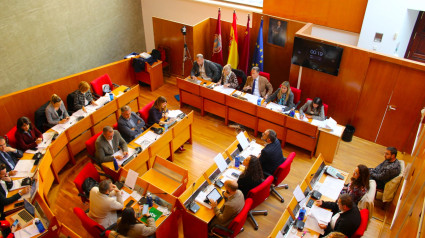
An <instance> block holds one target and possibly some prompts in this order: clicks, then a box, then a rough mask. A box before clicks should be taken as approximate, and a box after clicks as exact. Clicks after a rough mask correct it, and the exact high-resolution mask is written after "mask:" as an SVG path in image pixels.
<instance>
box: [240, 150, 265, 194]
mask: <svg viewBox="0 0 425 238" xmlns="http://www.w3.org/2000/svg"><path fill="white" fill-rule="evenodd" d="M243 165H244V166H245V170H244V172H243V173H242V174H241V175H240V176H239V179H238V188H239V190H241V192H242V193H243V195H244V197H245V199H246V198H247V196H248V192H249V190H251V189H253V188H255V187H257V186H258V185H260V184H261V183H262V182H263V180H264V176H263V169H262V168H261V163H260V160H259V159H258V158H257V157H256V156H255V155H250V156H248V157H247V158H246V159H244V161H243Z"/></svg>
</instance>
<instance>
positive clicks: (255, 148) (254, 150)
mask: <svg viewBox="0 0 425 238" xmlns="http://www.w3.org/2000/svg"><path fill="white" fill-rule="evenodd" d="M262 149H263V146H261V145H260V144H257V143H256V142H255V141H251V142H250V144H249V146H248V148H246V149H244V150H243V151H242V152H241V153H240V156H242V157H244V158H247V157H248V156H250V155H255V156H257V157H259V156H260V153H261V150H262Z"/></svg>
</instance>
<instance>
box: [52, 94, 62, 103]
mask: <svg viewBox="0 0 425 238" xmlns="http://www.w3.org/2000/svg"><path fill="white" fill-rule="evenodd" d="M60 101H62V99H61V98H60V97H59V96H58V95H56V94H53V95H52V97H51V98H50V103H51V104H52V105H53V104H55V103H58V102H60Z"/></svg>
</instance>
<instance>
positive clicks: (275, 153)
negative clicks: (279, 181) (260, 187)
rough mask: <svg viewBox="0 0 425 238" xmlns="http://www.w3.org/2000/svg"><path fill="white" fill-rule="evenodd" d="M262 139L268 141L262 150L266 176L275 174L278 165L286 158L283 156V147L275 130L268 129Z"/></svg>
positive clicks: (262, 163)
mask: <svg viewBox="0 0 425 238" xmlns="http://www.w3.org/2000/svg"><path fill="white" fill-rule="evenodd" d="M261 139H262V140H263V141H265V142H266V143H267V145H266V146H265V147H264V148H263V149H262V150H261V155H260V162H261V167H262V168H263V173H264V177H265V178H266V177H268V176H269V175H273V173H274V171H276V169H277V167H279V165H281V164H282V163H283V162H285V160H286V158H285V157H283V153H282V147H281V146H280V142H279V140H278V139H277V138H276V132H275V131H274V130H271V129H267V130H266V131H265V132H264V133H263V135H262V136H261Z"/></svg>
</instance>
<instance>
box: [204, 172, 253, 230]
mask: <svg viewBox="0 0 425 238" xmlns="http://www.w3.org/2000/svg"><path fill="white" fill-rule="evenodd" d="M224 189H225V191H224V193H223V197H224V200H225V202H224V205H223V207H221V209H218V208H217V202H215V201H213V200H210V203H211V207H212V208H213V209H214V213H215V217H214V219H213V220H212V221H211V223H210V228H212V227H213V226H214V225H220V226H224V227H226V226H227V225H229V223H230V222H231V221H232V220H233V218H235V217H236V216H237V215H238V214H239V212H240V211H241V210H242V208H243V206H244V205H245V199H244V197H243V194H242V192H241V190H239V189H238V183H237V182H236V181H234V180H227V181H226V182H224Z"/></svg>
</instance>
